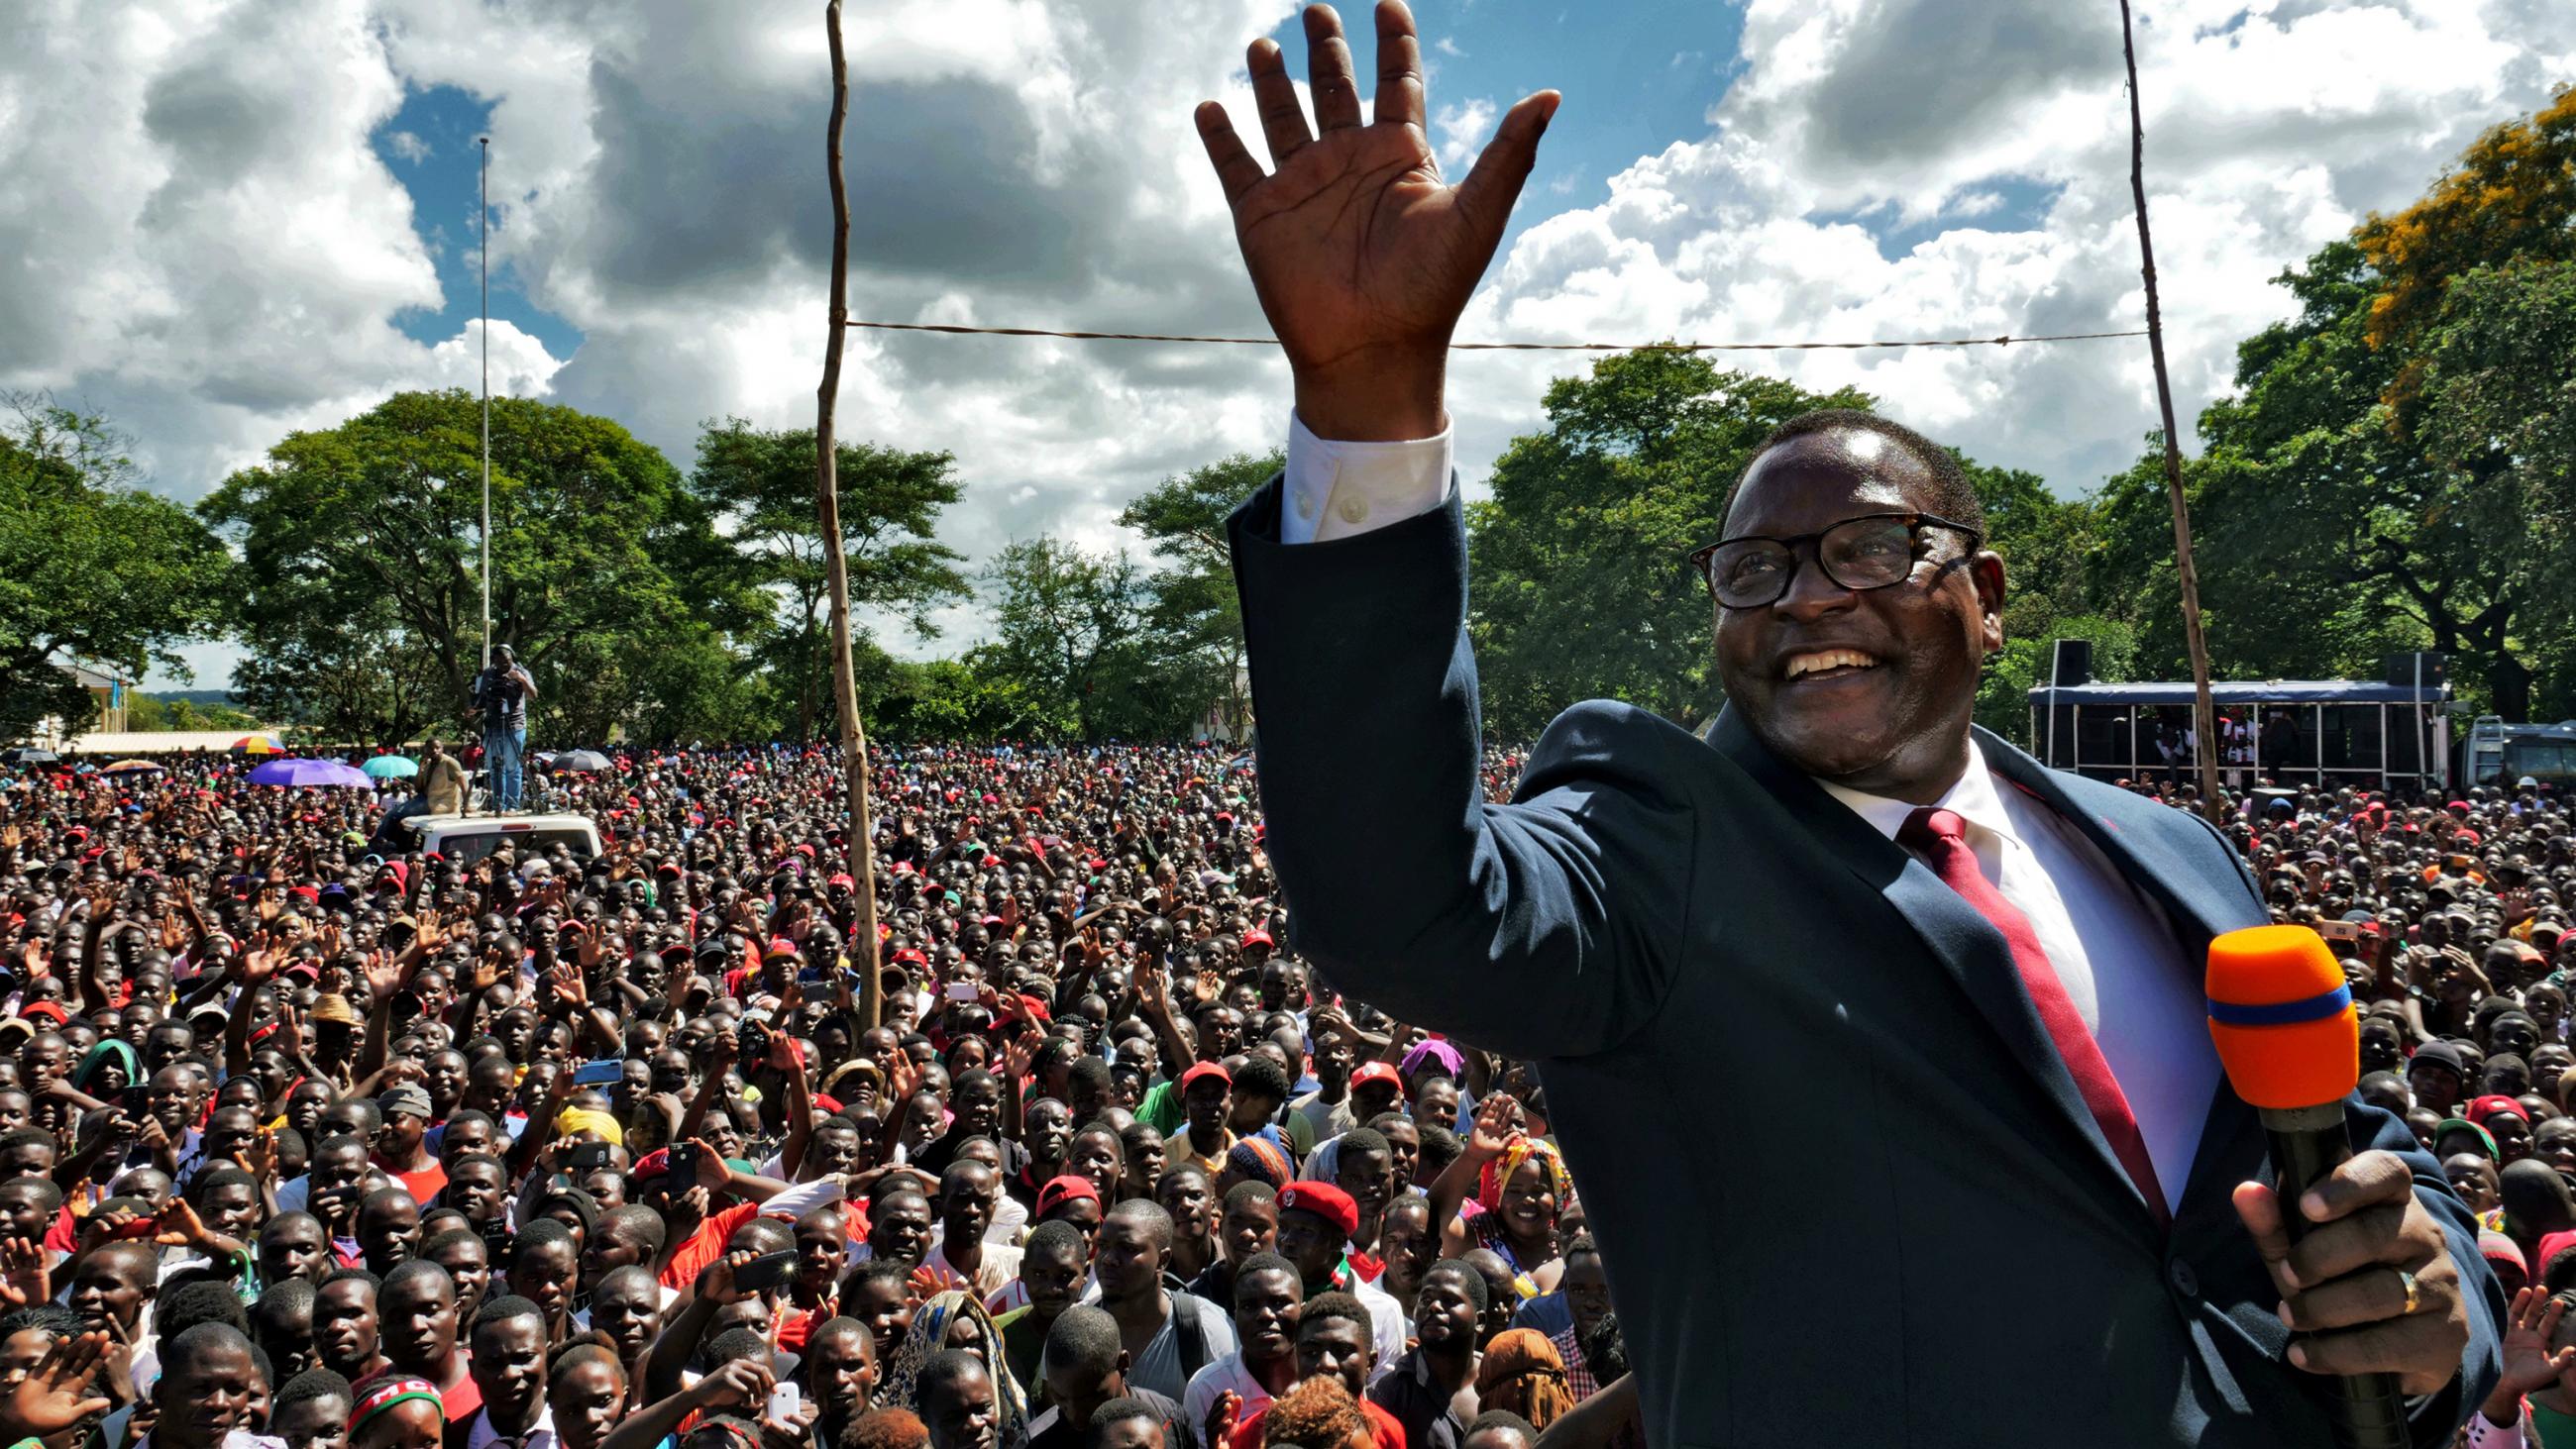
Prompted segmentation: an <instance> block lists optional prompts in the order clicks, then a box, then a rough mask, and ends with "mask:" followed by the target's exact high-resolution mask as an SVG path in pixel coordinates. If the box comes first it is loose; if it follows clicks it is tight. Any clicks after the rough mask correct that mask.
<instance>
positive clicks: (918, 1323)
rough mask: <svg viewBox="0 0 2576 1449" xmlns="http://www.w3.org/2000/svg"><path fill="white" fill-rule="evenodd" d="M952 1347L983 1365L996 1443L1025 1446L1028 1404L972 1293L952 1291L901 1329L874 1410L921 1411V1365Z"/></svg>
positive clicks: (999, 1338) (935, 1299) (998, 1334)
mask: <svg viewBox="0 0 2576 1449" xmlns="http://www.w3.org/2000/svg"><path fill="white" fill-rule="evenodd" d="M951 1348H962V1349H967V1350H970V1351H971V1352H973V1353H974V1354H975V1356H976V1357H978V1358H980V1359H982V1360H983V1361H984V1372H985V1373H986V1374H987V1375H988V1376H990V1377H991V1379H992V1380H993V1398H994V1400H995V1403H994V1408H995V1409H997V1410H999V1411H1000V1413H1001V1423H1000V1425H999V1430H1000V1435H999V1440H998V1442H999V1443H1001V1444H1003V1445H1004V1446H1009V1445H1013V1444H1025V1443H1027V1442H1028V1403H1027V1399H1026V1398H1025V1397H1024V1396H1023V1394H1022V1393H1021V1391H1020V1385H1019V1381H1018V1380H1016V1379H1014V1378H1012V1377H1011V1368H1010V1363H1009V1361H1008V1359H1007V1358H1006V1357H1005V1355H1004V1354H1003V1352H1002V1333H1001V1330H1000V1329H998V1328H995V1327H994V1326H993V1320H992V1317H991V1316H990V1315H989V1314H987V1313H985V1311H984V1305H983V1304H982V1303H981V1302H979V1301H977V1299H976V1298H975V1297H974V1295H972V1294H970V1293H966V1292H963V1291H960V1290H958V1289H955V1288H951V1289H949V1290H948V1291H947V1292H945V1293H940V1294H937V1295H935V1296H933V1297H932V1298H931V1300H930V1301H929V1302H927V1303H924V1304H922V1305H921V1307H920V1308H918V1309H916V1310H914V1312H913V1315H912V1326H911V1327H910V1328H907V1329H905V1330H904V1334H903V1342H901V1343H899V1344H896V1345H895V1349H894V1354H893V1358H892V1361H891V1362H890V1363H889V1364H888V1365H887V1368H886V1372H885V1377H884V1378H882V1379H881V1380H879V1381H878V1383H877V1393H876V1405H877V1407H878V1408H900V1409H911V1410H913V1411H914V1412H916V1413H917V1412H919V1411H920V1409H921V1405H919V1404H918V1403H915V1402H914V1383H915V1381H916V1380H917V1379H919V1378H920V1377H921V1366H922V1365H923V1364H926V1363H928V1362H930V1360H931V1358H932V1357H933V1356H934V1355H936V1354H938V1353H939V1352H940V1351H941V1350H943V1349H951Z"/></svg>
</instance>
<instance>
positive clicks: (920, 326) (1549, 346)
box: [847, 317, 2147, 352]
mask: <svg viewBox="0 0 2576 1449" xmlns="http://www.w3.org/2000/svg"><path fill="white" fill-rule="evenodd" d="M847 325H849V326H852V327H865V328H870V329H872V330H875V331H879V332H945V333H952V334H957V335H963V336H975V337H1061V338H1067V339H1070V340H1073V341H1077V342H1214V343H1224V344H1230V345H1236V346H1245V347H1275V346H1277V345H1278V343H1279V339H1278V338H1276V337H1189V336H1177V335H1170V334H1165V333H1157V332H1080V331H1072V330H1061V329H1057V328H1051V327H970V326H967V325H965V324H963V323H956V322H867V321H861V320H860V319H858V318H855V317H853V318H851V319H849V321H848V324H847ZM2146 335H2147V334H2146V329H2144V328H2138V329H2134V330H2131V331H2126V332H2051V333H2041V334H2035V335H2032V336H2026V337H2016V336H2012V335H2010V334H2005V335H2003V336H1997V337H1913V338H1903V339H1898V340H1888V341H1880V340H1875V339H1873V340H1869V341H1861V342H1452V343H1450V344H1449V348H1450V350H1451V351H1453V352H1819V351H1856V350H1860V349H1864V348H1879V347H2011V346H2014V345H2016V344H2021V343H2033V342H2091V341H2095V340H2098V339H2102V338H2112V337H2144V336H2146Z"/></svg>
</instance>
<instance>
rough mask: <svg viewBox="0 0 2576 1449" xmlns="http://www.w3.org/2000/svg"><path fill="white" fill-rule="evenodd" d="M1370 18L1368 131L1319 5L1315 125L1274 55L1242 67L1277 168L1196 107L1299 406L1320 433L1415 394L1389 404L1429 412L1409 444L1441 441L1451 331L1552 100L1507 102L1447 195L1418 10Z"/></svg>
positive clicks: (1414, 422)
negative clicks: (1355, 413)
mask: <svg viewBox="0 0 2576 1449" xmlns="http://www.w3.org/2000/svg"><path fill="white" fill-rule="evenodd" d="M1376 18H1377V52H1378V53H1377V105H1376V117H1375V119H1374V121H1373V122H1371V121H1369V120H1368V118H1366V117H1364V116H1363V115H1362V114H1361V104H1360V92H1359V79H1358V74H1357V71H1356V70H1355V69H1354V67H1353V64H1352V59H1351V48H1350V45H1349V43H1348V42H1347V41H1346V40H1345V39H1344V38H1343V35H1342V22H1341V18H1340V17H1339V16H1338V15H1336V14H1335V13H1334V12H1333V9H1332V7H1331V6H1328V5H1310V6H1308V7H1307V8H1306V12H1305V26H1306V43H1307V49H1308V54H1309V60H1308V81H1309V85H1310V86H1311V88H1312V90H1313V93H1314V98H1315V123H1316V124H1315V129H1312V130H1310V129H1308V127H1307V123H1306V114H1305V111H1304V109H1303V108H1302V107H1301V106H1300V105H1299V104H1298V101H1297V91H1296V87H1295V86H1294V84H1293V83H1291V82H1290V80H1289V79H1288V70H1287V65H1286V62H1285V59H1284V58H1283V57H1282V55H1281V53H1280V50H1279V47H1278V45H1277V44H1276V43H1275V42H1273V41H1271V40H1269V39H1268V38H1266V37H1265V38H1263V39H1260V40H1256V41H1254V42H1253V43H1252V47H1251V50H1250V51H1249V52H1248V54H1247V57H1246V64H1247V65H1248V67H1249V68H1250V70H1251V73H1252V92H1253V99H1254V103H1255V105H1256V106H1257V108H1258V109H1259V111H1260V114H1261V131H1262V136H1263V138H1264V140H1265V141H1267V143H1268V145H1269V149H1270V159H1271V163H1272V165H1273V166H1274V167H1275V168H1276V169H1275V170H1274V171H1272V172H1271V173H1269V174H1266V175H1265V174H1264V173H1263V171H1262V169H1261V163H1260V162H1258V161H1256V160H1254V159H1253V157H1252V154H1251V152H1250V151H1248V150H1247V149H1245V147H1244V144H1243V141H1242V139H1241V138H1240V137H1238V136H1237V135H1236V134H1235V131H1234V127H1233V125H1232V123H1231V122H1230V121H1229V120H1228V119H1227V117H1226V111H1225V107H1224V106H1223V105H1221V104H1219V103H1217V102H1215V101H1205V102H1201V103H1200V105H1199V108H1198V113H1197V120H1198V128H1199V139H1200V140H1201V141H1202V142H1203V143H1205V145H1206V147H1207V153H1208V160H1209V162H1210V163H1211V164H1213V165H1214V166H1215V168H1216V174H1217V180H1218V182H1219V183H1220V184H1222V185H1223V186H1224V188H1225V198H1226V202H1227V204H1228V205H1229V206H1231V207H1232V208H1233V210H1234V234H1235V240H1236V242H1237V243H1238V244H1239V245H1240V246H1241V247H1242V248H1243V260H1244V265H1245V267H1246V268H1247V269H1249V270H1250V272H1251V273H1252V287H1253V291H1254V292H1255V293H1256V294H1257V295H1258V296H1259V297H1260V298H1261V309H1262V311H1263V312H1264V313H1265V314H1266V315H1267V316H1268V317H1269V319H1270V325H1271V327H1272V329H1273V330H1274V331H1275V332H1276V333H1277V334H1278V337H1279V341H1280V344H1281V346H1282V347H1284V348H1285V349H1286V350H1287V353H1288V362H1289V366H1290V368H1291V369H1292V370H1294V371H1295V372H1296V374H1297V378H1298V408H1299V410H1300V412H1301V413H1304V414H1306V415H1307V417H1306V421H1307V424H1308V426H1310V427H1314V428H1316V429H1317V430H1318V431H1319V432H1322V433H1323V434H1324V436H1327V437H1352V436H1355V431H1354V428H1355V427H1364V426H1366V425H1365V424H1362V423H1360V422H1359V420H1357V419H1352V420H1349V421H1348V422H1347V423H1346V421H1345V419H1344V418H1341V417H1336V416H1330V415H1327V416H1321V417H1319V416H1316V415H1315V413H1316V412H1317V411H1318V410H1320V409H1325V408H1330V407H1333V406H1335V405H1337V404H1339V403H1341V402H1343V401H1345V400H1352V399H1357V398H1361V397H1371V398H1374V399H1375V401H1373V402H1372V403H1371V404H1370V405H1369V408H1368V410H1369V411H1372V412H1378V413H1381V415H1382V414H1383V409H1384V407H1385V404H1386V401H1387V399H1386V394H1387V392H1388V391H1389V389H1390V388H1393V389H1396V390H1398V391H1399V392H1401V391H1420V390H1422V388H1423V387H1424V386H1427V389H1428V393H1429V395H1428V397H1413V398H1398V399H1395V401H1398V402H1401V403H1405V404H1410V405H1411V406H1412V408H1413V410H1414V412H1415V413H1416V414H1419V413H1420V412H1421V411H1422V410H1423V408H1424V407H1426V406H1427V409H1428V412H1429V416H1428V417H1427V418H1424V417H1420V416H1416V417H1412V418H1407V419H1402V420H1401V426H1409V427H1422V428H1423V430H1422V431H1419V432H1411V433H1409V434H1407V435H1409V436H1416V437H1420V436H1427V435H1428V434H1429V433H1431V432H1436V431H1438V429H1439V428H1440V426H1441V425H1442V424H1441V422H1440V418H1439V412H1440V406H1439V389H1440V381H1441V377H1442V369H1443V366H1444V363H1445V360H1446V356H1447V349H1448V345H1449V336H1450V332H1451V330H1452V329H1453V328H1454V327H1455V326H1456V325H1457V321H1458V314H1459V313H1460V312H1461V311H1463V310H1465V308H1466V305H1467V299H1468V297H1469V296H1470V295H1471V294H1473V293H1474V291H1475V288H1476V281H1477V279H1478V278H1479V277H1481V276H1483V275H1484V272H1485V264H1486V263H1487V262H1489V261H1491V260H1492V259H1493V255H1494V248H1495V246H1496V245H1497V244H1499V243H1500V242H1501V240H1502V235H1503V226H1504V223H1505V222H1506V221H1508V220H1509V219H1510V216H1511V210H1512V203H1513V201H1514V200H1515V199H1516V198H1517V197H1518V196H1519V195H1520V190H1521V183H1522V182H1523V181H1525V180H1527V179H1528V177H1529V172H1530V166H1531V164H1532V162H1533V161H1534V160H1535V159H1536V157H1537V151H1538V139H1539V135H1540V133H1542V132H1543V131H1545V130H1546V129H1547V121H1548V117H1549V116H1551V115H1553V114H1555V111H1556V104H1557V99H1558V97H1557V94H1556V92H1554V91H1541V92H1539V93H1538V94H1536V95H1533V96H1530V97H1527V98H1526V99H1524V100H1522V101H1521V102H1520V103H1519V104H1518V105H1515V106H1513V107H1512V109H1511V111H1510V113H1509V114H1507V115H1506V116H1504V117H1503V121H1502V124H1501V125H1500V126H1498V127H1497V128H1496V129H1495V131H1494V136H1493V139H1492V141H1491V142H1490V143H1489V144H1488V145H1487V146H1486V147H1485V150H1484V153H1483V154H1482V155H1481V156H1480V157H1478V158H1477V162H1476V165H1475V168H1474V169H1473V170H1472V171H1471V172H1469V173H1468V176H1467V179H1466V180H1465V181H1463V182H1461V183H1459V184H1458V185H1456V186H1454V187H1453V186H1451V185H1449V184H1447V183H1446V182H1445V181H1443V180H1442V179H1441V176H1440V164H1439V161H1438V158H1437V157H1436V156H1435V155H1434V154H1433V152H1432V149H1431V142H1430V138H1429V136H1428V135H1427V133H1426V132H1425V130H1424V127H1425V125H1426V123H1427V119H1426V118H1427V116H1428V114H1429V111H1428V107H1427V104H1426V101H1425V96H1424V90H1423V82H1422V49H1421V44H1420V42H1419V40H1418V39H1417V38H1416V36H1415V34H1414V28H1413V12H1412V11H1411V10H1409V9H1407V8H1406V7H1405V6H1404V4H1403V3H1402V0H1379V3H1378V6H1377V17H1376ZM1425 423H1427V424H1428V426H1427V427H1423V425H1424V424H1425Z"/></svg>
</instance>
